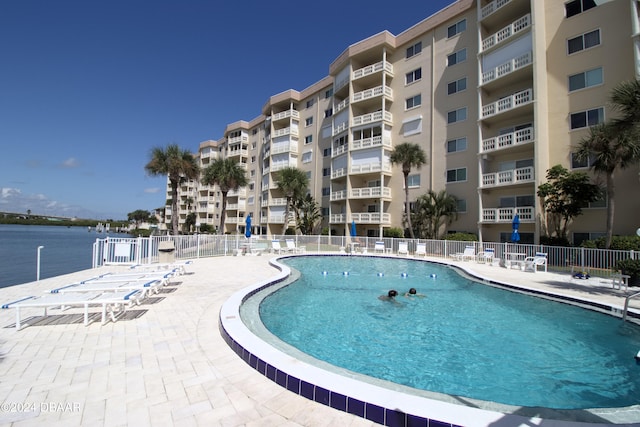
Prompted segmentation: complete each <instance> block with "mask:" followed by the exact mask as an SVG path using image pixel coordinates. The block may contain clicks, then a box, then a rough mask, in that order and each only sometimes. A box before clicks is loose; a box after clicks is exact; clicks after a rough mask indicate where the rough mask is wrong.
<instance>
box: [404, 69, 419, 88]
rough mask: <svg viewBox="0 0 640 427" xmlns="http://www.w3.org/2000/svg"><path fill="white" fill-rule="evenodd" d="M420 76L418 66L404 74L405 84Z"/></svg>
mask: <svg viewBox="0 0 640 427" xmlns="http://www.w3.org/2000/svg"><path fill="white" fill-rule="evenodd" d="M421 78H422V68H418V69H417V70H413V71H411V72H410V73H407V74H406V75H405V84H410V83H413V82H415V81H417V80H420V79H421Z"/></svg>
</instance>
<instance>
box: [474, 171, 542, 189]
mask: <svg viewBox="0 0 640 427" xmlns="http://www.w3.org/2000/svg"><path fill="white" fill-rule="evenodd" d="M533 178H534V168H533V166H527V167H525V168H518V169H511V170H507V171H501V172H494V173H485V174H483V175H482V187H500V186H504V185H512V184H522V183H527V182H533Z"/></svg>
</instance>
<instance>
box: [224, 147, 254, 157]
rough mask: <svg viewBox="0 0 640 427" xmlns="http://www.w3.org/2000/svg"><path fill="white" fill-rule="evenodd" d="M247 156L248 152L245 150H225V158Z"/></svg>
mask: <svg viewBox="0 0 640 427" xmlns="http://www.w3.org/2000/svg"><path fill="white" fill-rule="evenodd" d="M248 155H249V150H247V149H246V148H245V149H241V148H233V149H229V150H227V157H235V156H241V157H247V156H248Z"/></svg>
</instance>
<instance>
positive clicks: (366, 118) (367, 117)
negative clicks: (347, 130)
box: [353, 111, 393, 126]
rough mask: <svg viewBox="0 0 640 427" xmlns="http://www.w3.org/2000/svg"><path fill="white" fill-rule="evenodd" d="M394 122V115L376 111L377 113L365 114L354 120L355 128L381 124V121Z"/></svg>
mask: <svg viewBox="0 0 640 427" xmlns="http://www.w3.org/2000/svg"><path fill="white" fill-rule="evenodd" d="M382 120H384V121H386V122H392V121H393V115H392V114H391V113H390V112H388V111H376V112H375V113H369V114H363V115H362V116H357V117H354V118H353V126H360V125H364V124H367V123H373V122H379V121H382Z"/></svg>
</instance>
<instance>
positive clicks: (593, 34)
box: [567, 30, 600, 55]
mask: <svg viewBox="0 0 640 427" xmlns="http://www.w3.org/2000/svg"><path fill="white" fill-rule="evenodd" d="M599 44H600V30H593V31H590V32H588V33H584V34H582V35H579V36H578V37H574V38H572V39H569V40H568V41H567V52H568V53H569V55H571V54H572V53H576V52H580V51H581V50H585V49H590V48H592V47H594V46H598V45H599Z"/></svg>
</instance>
